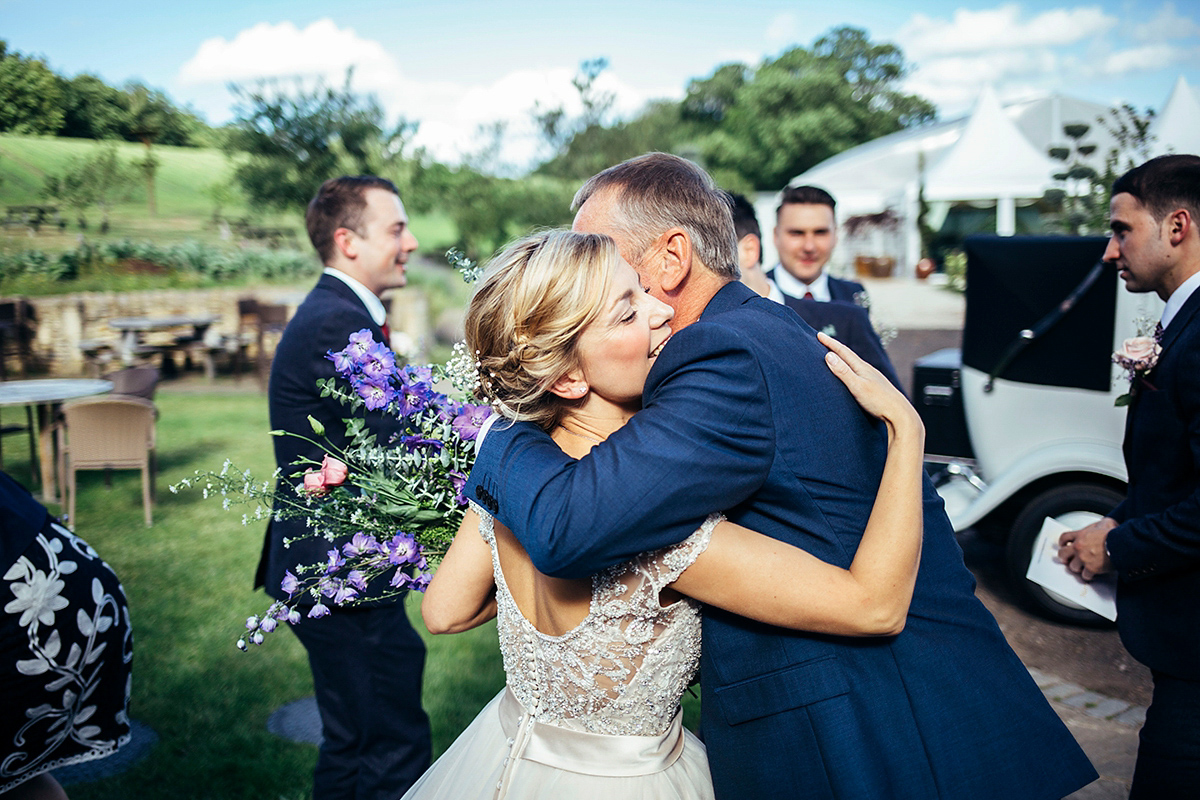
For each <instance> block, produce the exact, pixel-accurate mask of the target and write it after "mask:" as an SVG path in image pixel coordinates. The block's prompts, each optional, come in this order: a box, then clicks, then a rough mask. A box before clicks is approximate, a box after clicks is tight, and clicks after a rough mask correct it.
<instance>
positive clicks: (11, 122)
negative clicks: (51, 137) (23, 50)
mask: <svg viewBox="0 0 1200 800" xmlns="http://www.w3.org/2000/svg"><path fill="white" fill-rule="evenodd" d="M62 99H63V98H62V89H61V88H60V87H59V83H58V76H56V75H55V74H54V72H53V71H52V70H51V69H50V68H49V67H47V66H46V62H45V61H43V60H42V59H40V58H32V57H29V56H23V55H21V54H20V53H18V52H16V51H12V52H10V51H9V50H8V43H7V42H5V41H3V40H0V132H12V133H57V132H58V129H59V128H60V127H61V126H62V122H63V109H62Z"/></svg>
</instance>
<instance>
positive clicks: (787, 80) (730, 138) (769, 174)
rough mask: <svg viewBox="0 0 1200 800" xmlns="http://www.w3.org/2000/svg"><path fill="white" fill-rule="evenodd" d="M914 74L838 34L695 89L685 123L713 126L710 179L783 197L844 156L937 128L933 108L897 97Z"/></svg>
mask: <svg viewBox="0 0 1200 800" xmlns="http://www.w3.org/2000/svg"><path fill="white" fill-rule="evenodd" d="M907 71H908V67H907V65H906V63H905V61H904V57H903V54H902V53H901V51H900V49H899V48H898V47H896V46H895V45H892V44H875V43H872V42H871V41H870V40H869V39H868V38H867V35H866V33H865V32H864V31H862V30H860V29H857V28H849V27H843V28H837V29H835V30H833V31H831V32H830V33H829V34H827V35H825V36H823V37H821V38H820V39H818V40H817V41H816V42H815V43H814V44H813V46H812V48H811V49H808V50H806V49H805V48H802V47H794V48H792V49H790V50H787V51H785V52H784V53H782V54H781V55H780V56H779V57H778V58H776V59H773V60H772V59H768V60H766V61H764V62H763V63H762V64H761V65H760V66H759V67H758V69H756V70H753V71H752V72H751V71H750V70H748V69H747V68H745V67H744V66H742V65H737V64H726V65H723V66H721V67H720V68H718V69H717V71H716V72H714V73H713V75H712V76H710V77H709V78H706V79H704V80H701V81H693V82H692V84H691V85H689V87H688V96H687V97H686V98H685V100H684V113H685V115H686V116H688V117H689V118H691V119H694V120H697V121H702V122H706V123H707V124H709V125H711V126H713V129H712V132H711V133H709V134H708V135H707V136H705V137H704V138H703V139H702V140H701V142H700V148H701V152H702V153H703V156H704V160H705V162H706V164H707V166H708V167H709V168H710V169H712V170H728V171H729V172H732V173H736V174H738V175H741V176H743V177H744V178H745V179H746V180H748V181H749V182H750V183H752V184H753V185H754V186H756V187H758V188H760V189H778V188H779V187H780V186H783V185H784V184H785V183H787V181H788V180H790V179H791V178H792V177H794V176H795V175H797V174H799V173H801V172H804V171H805V170H806V169H808V168H809V167H812V166H813V165H815V164H817V163H819V162H820V161H823V160H824V159H826V158H829V157H830V156H832V155H835V154H837V153H840V152H841V151H843V150H846V149H848V148H850V147H853V146H855V145H858V144H862V143H863V142H868V141H871V140H872V139H876V138H878V137H880V136H884V135H886V134H889V133H894V132H895V131H898V130H901V129H903V128H906V127H909V126H912V125H917V124H921V123H924V122H928V121H931V120H933V119H934V118H935V116H936V109H935V108H934V106H933V105H932V104H931V103H929V101H927V100H924V99H923V98H920V97H917V96H915V95H909V94H904V93H903V92H901V91H900V90H899V89H898V85H899V81H900V80H901V79H902V78H903V77H904V75H905V74H907Z"/></svg>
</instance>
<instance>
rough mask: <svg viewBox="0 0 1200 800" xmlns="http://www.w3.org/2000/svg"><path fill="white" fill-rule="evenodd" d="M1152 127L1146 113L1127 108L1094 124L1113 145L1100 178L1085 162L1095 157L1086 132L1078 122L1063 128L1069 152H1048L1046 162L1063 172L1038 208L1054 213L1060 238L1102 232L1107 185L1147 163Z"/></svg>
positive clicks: (1055, 149) (1109, 189) (1151, 114)
mask: <svg viewBox="0 0 1200 800" xmlns="http://www.w3.org/2000/svg"><path fill="white" fill-rule="evenodd" d="M1153 121H1154V112H1153V111H1152V110H1150V109H1146V112H1145V114H1139V113H1138V111H1137V109H1135V108H1134V107H1133V106H1131V105H1129V104H1128V103H1126V104H1124V105H1120V106H1114V107H1113V108H1110V109H1109V110H1108V114H1107V115H1105V116H1100V117H1097V118H1096V122H1097V123H1099V124H1100V126H1101V127H1103V128H1105V129H1106V130H1107V131H1108V132H1109V134H1111V135H1112V137H1113V138H1114V139H1115V140H1116V143H1117V145H1116V147H1113V148H1111V149H1110V150H1109V152H1108V153H1107V154H1105V157H1104V171H1103V172H1101V171H1099V170H1097V169H1096V168H1095V167H1093V166H1092V165H1091V164H1089V163H1088V162H1087V159H1089V158H1090V157H1091V156H1092V155H1093V154H1094V153H1095V152H1096V145H1095V144H1093V143H1091V142H1088V141H1086V137H1087V134H1088V132H1089V131H1090V130H1091V126H1090V125H1088V124H1086V123H1079V122H1077V123H1068V124H1066V125H1063V134H1064V135H1065V136H1066V137H1067V139H1068V140H1069V141H1070V146H1069V147H1051V148H1050V150H1049V155H1050V157H1051V158H1053V159H1055V160H1058V161H1061V162H1063V169H1062V170H1061V171H1059V172H1056V173H1054V179H1055V180H1056V181H1058V182H1059V186H1058V187H1056V188H1054V189H1048V190H1046V193H1045V194H1044V195H1043V197H1042V202H1043V203H1044V204H1045V205H1046V206H1047V207H1049V208H1050V209H1052V210H1053V211H1054V212H1056V213H1057V222H1058V225H1059V227H1061V228H1062V230H1063V232H1064V233H1068V234H1071V235H1076V236H1078V235H1080V234H1093V235H1094V234H1097V233H1103V232H1104V231H1106V230H1107V229H1108V208H1109V203H1110V202H1111V200H1112V185H1113V181H1115V180H1116V179H1117V178H1118V177H1119V176H1120V175H1121V174H1123V173H1125V172H1128V171H1129V170H1131V169H1133V168H1134V167H1135V166H1137V165H1138V164H1140V163H1142V162H1143V161H1145V160H1146V159H1148V158H1149V157H1150V140H1151V139H1152V138H1153V135H1152V134H1151V133H1150V123H1151V122H1153Z"/></svg>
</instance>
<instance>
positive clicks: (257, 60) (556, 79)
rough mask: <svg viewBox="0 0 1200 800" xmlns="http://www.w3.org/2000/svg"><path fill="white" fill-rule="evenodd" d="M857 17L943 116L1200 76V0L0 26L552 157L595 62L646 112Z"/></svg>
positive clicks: (271, 1) (77, 8)
mask: <svg viewBox="0 0 1200 800" xmlns="http://www.w3.org/2000/svg"><path fill="white" fill-rule="evenodd" d="M839 25H853V26H856V27H861V28H865V29H866V30H867V31H868V33H869V35H870V36H871V38H872V39H873V40H875V41H890V42H894V43H896V44H898V45H900V46H901V48H902V49H903V50H904V53H905V55H906V56H907V57H908V59H909V60H910V62H912V63H913V65H914V67H915V68H914V70H913V72H912V73H911V75H910V76H909V78H908V88H909V89H910V90H911V91H915V92H918V93H920V94H922V95H924V96H926V97H928V98H930V99H931V100H933V101H934V102H935V103H936V104H937V105H938V107H939V109H940V111H941V113H942V115H943V116H954V115H956V114H959V113H962V112H964V111H965V110H967V109H969V107H970V105H971V103H972V101H973V100H974V98H975V96H976V95H977V94H978V91H979V89H980V87H981V86H982V85H983V84H984V83H986V82H990V83H991V84H992V85H993V86H994V87H995V88H996V90H997V92H998V93H999V94H1000V96H1001V98H1002V99H1010V98H1018V97H1023V96H1028V95H1032V94H1037V93H1044V92H1047V91H1061V92H1063V93H1066V94H1071V95H1075V96H1078V97H1082V98H1085V99H1089V100H1094V101H1097V102H1104V103H1115V102H1132V103H1134V104H1135V105H1137V106H1139V107H1145V106H1152V107H1155V108H1161V106H1162V104H1163V102H1164V101H1165V100H1166V97H1167V95H1168V93H1169V92H1170V90H1171V87H1172V86H1173V85H1174V82H1175V80H1176V79H1177V78H1178V77H1179V76H1180V75H1182V76H1184V77H1185V79H1187V81H1188V82H1189V83H1190V84H1191V86H1192V87H1193V88H1200V8H1197V4H1195V3H1192V2H1189V1H1186V0H1177V1H1176V2H1163V1H1162V0H1104V1H1103V2H1093V3H1081V4H1071V3H1070V2H1049V1H1047V0H1037V1H1035V2H1019V3H1002V2H997V0H990V1H989V0H982V1H979V0H966V1H965V2H963V1H960V2H943V0H914V1H913V2H909V3H897V2H895V0H892V2H877V1H876V0H866V1H865V2H855V3H848V4H837V3H828V2H827V3H820V4H815V3H807V2H796V0H790V2H785V1H784V0H742V1H741V2H729V0H720V1H718V0H688V1H687V2H679V1H677V0H667V1H665V2H654V0H640V1H636V2H635V1H630V0H604V1H603V2H593V0H575V2H563V1H562V0H555V2H548V1H545V0H525V1H524V2H521V3H501V2H485V1H484V0H473V1H471V2H453V0H441V1H440V2H429V1H428V0H419V1H413V0H407V1H406V0H391V1H390V2H380V1H376V2H328V1H327V2H321V3H317V2H310V1H309V0H289V1H288V2H279V1H277V0H266V1H265V2H262V1H255V0H250V1H249V2H247V0H237V1H236V2H235V1H234V0H204V1H203V2H197V3H164V2H162V1H161V0H159V1H158V2H134V1H133V0H105V2H97V1H96V0H90V2H75V1H73V0H68V1H59V0H41V1H40V2H39V1H37V0H0V38H4V39H6V40H7V41H8V44H9V47H10V49H15V50H18V51H20V52H22V53H26V54H37V55H41V56H44V57H45V58H46V59H47V60H48V61H49V63H50V65H51V66H52V67H53V68H54V69H56V70H58V71H59V72H61V73H64V74H67V75H74V74H76V73H79V72H85V71H86V72H93V73H96V74H99V75H101V76H102V77H104V78H105V79H106V80H108V81H110V82H112V83H118V84H120V83H124V82H125V81H127V80H131V79H136V80H140V81H143V82H145V83H148V84H150V85H151V86H155V87H158V88H162V89H164V90H166V91H167V92H168V93H169V94H170V95H171V96H172V97H173V98H174V99H175V100H176V101H177V102H180V103H185V104H190V105H191V106H192V107H193V108H195V109H197V110H198V111H200V112H201V113H203V114H204V115H205V116H206V117H207V118H208V120H209V121H210V122H213V123H220V122H224V121H226V120H228V119H229V118H230V116H231V108H230V106H231V97H230V95H229V93H228V91H227V90H226V88H225V86H226V84H227V83H228V82H230V81H235V82H247V81H251V80H253V79H255V78H256V77H260V76H268V75H274V76H293V75H307V76H315V75H324V76H327V77H330V78H332V79H333V80H336V81H339V82H340V80H341V76H342V75H343V74H344V72H345V69H346V67H347V66H348V65H351V64H353V65H355V82H354V85H355V86H356V87H357V88H359V89H361V90H364V91H367V90H369V91H372V92H374V93H375V94H376V95H377V96H378V97H379V99H380V101H381V102H382V103H383V105H384V107H385V108H386V109H387V110H388V111H389V113H391V114H393V115H400V114H404V115H405V116H407V117H409V118H410V119H416V120H419V121H420V122H421V128H420V131H419V134H418V141H419V143H420V144H423V145H425V146H427V147H429V148H430V149H431V150H432V151H433V152H434V153H435V154H437V155H438V156H439V157H442V158H447V159H453V158H455V157H457V156H458V155H461V154H463V153H469V152H471V151H472V150H473V149H476V148H478V147H479V146H480V141H481V140H480V139H479V137H478V129H479V126H480V125H482V124H486V123H489V122H493V121H496V120H506V121H507V122H508V127H507V134H506V140H505V141H506V146H505V151H504V152H505V156H506V158H508V159H509V160H510V161H511V162H513V163H521V162H522V161H527V160H528V159H530V158H532V157H533V156H535V155H537V140H536V137H535V136H534V135H533V132H532V130H531V128H530V125H529V111H530V109H531V108H532V106H533V103H534V101H535V100H539V101H541V102H542V103H543V104H547V105H555V104H558V103H565V104H567V105H568V107H569V105H570V102H571V100H572V99H573V92H574V90H573V89H572V88H571V86H570V79H571V77H572V76H573V75H574V74H575V72H576V71H577V69H578V66H579V64H580V62H581V61H583V60H584V59H588V58H594V57H598V56H603V57H605V58H607V59H608V60H609V64H610V67H609V70H608V71H607V72H606V73H605V75H604V76H603V78H602V82H603V85H604V87H605V88H606V89H608V90H609V91H612V92H614V93H615V94H616V96H617V109H618V111H620V112H622V113H630V112H632V111H634V110H635V109H637V108H638V107H640V106H641V105H642V104H643V103H644V102H645V101H647V100H649V99H653V98H656V97H671V98H678V97H681V96H682V95H683V92H684V90H685V88H686V85H687V81H688V80H689V79H691V78H697V77H704V76H706V75H708V74H710V73H711V72H712V71H713V69H714V68H716V67H717V66H718V65H720V64H722V63H726V62H729V61H742V62H745V63H748V64H751V65H753V64H756V63H758V62H759V61H761V60H762V59H763V58H764V57H769V56H774V55H777V54H778V53H780V52H781V51H783V50H785V49H787V48H788V47H790V46H793V45H797V44H799V45H804V46H807V45H810V44H811V43H812V42H813V40H814V39H816V38H817V37H819V36H820V35H821V34H823V33H825V32H827V31H829V30H830V29H831V28H833V27H836V26H839Z"/></svg>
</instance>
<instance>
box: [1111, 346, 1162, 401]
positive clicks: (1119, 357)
mask: <svg viewBox="0 0 1200 800" xmlns="http://www.w3.org/2000/svg"><path fill="white" fill-rule="evenodd" d="M1160 353H1162V345H1160V344H1159V343H1158V336H1134V337H1133V338H1132V339H1126V340H1125V342H1124V343H1123V344H1122V345H1121V348H1120V349H1119V350H1117V351H1116V352H1115V353H1113V355H1112V360H1113V363H1114V364H1116V365H1117V366H1119V367H1121V368H1122V369H1124V370H1125V371H1126V373H1127V374H1126V377H1127V378H1128V379H1129V391H1128V392H1126V393H1125V394H1123V395H1121V396H1120V397H1118V398H1117V399H1116V400H1115V401H1114V402H1113V405H1117V406H1127V405H1129V402H1130V401H1131V400H1132V399H1133V392H1134V390H1135V387H1136V385H1137V384H1138V383H1139V382H1140V383H1144V384H1145V385H1146V386H1149V387H1150V388H1151V389H1153V388H1154V386H1153V384H1151V383H1150V382H1149V381H1147V380H1146V374H1147V373H1148V372H1150V370H1152V369H1154V365H1155V364H1157V363H1158V356H1159V354H1160Z"/></svg>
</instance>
